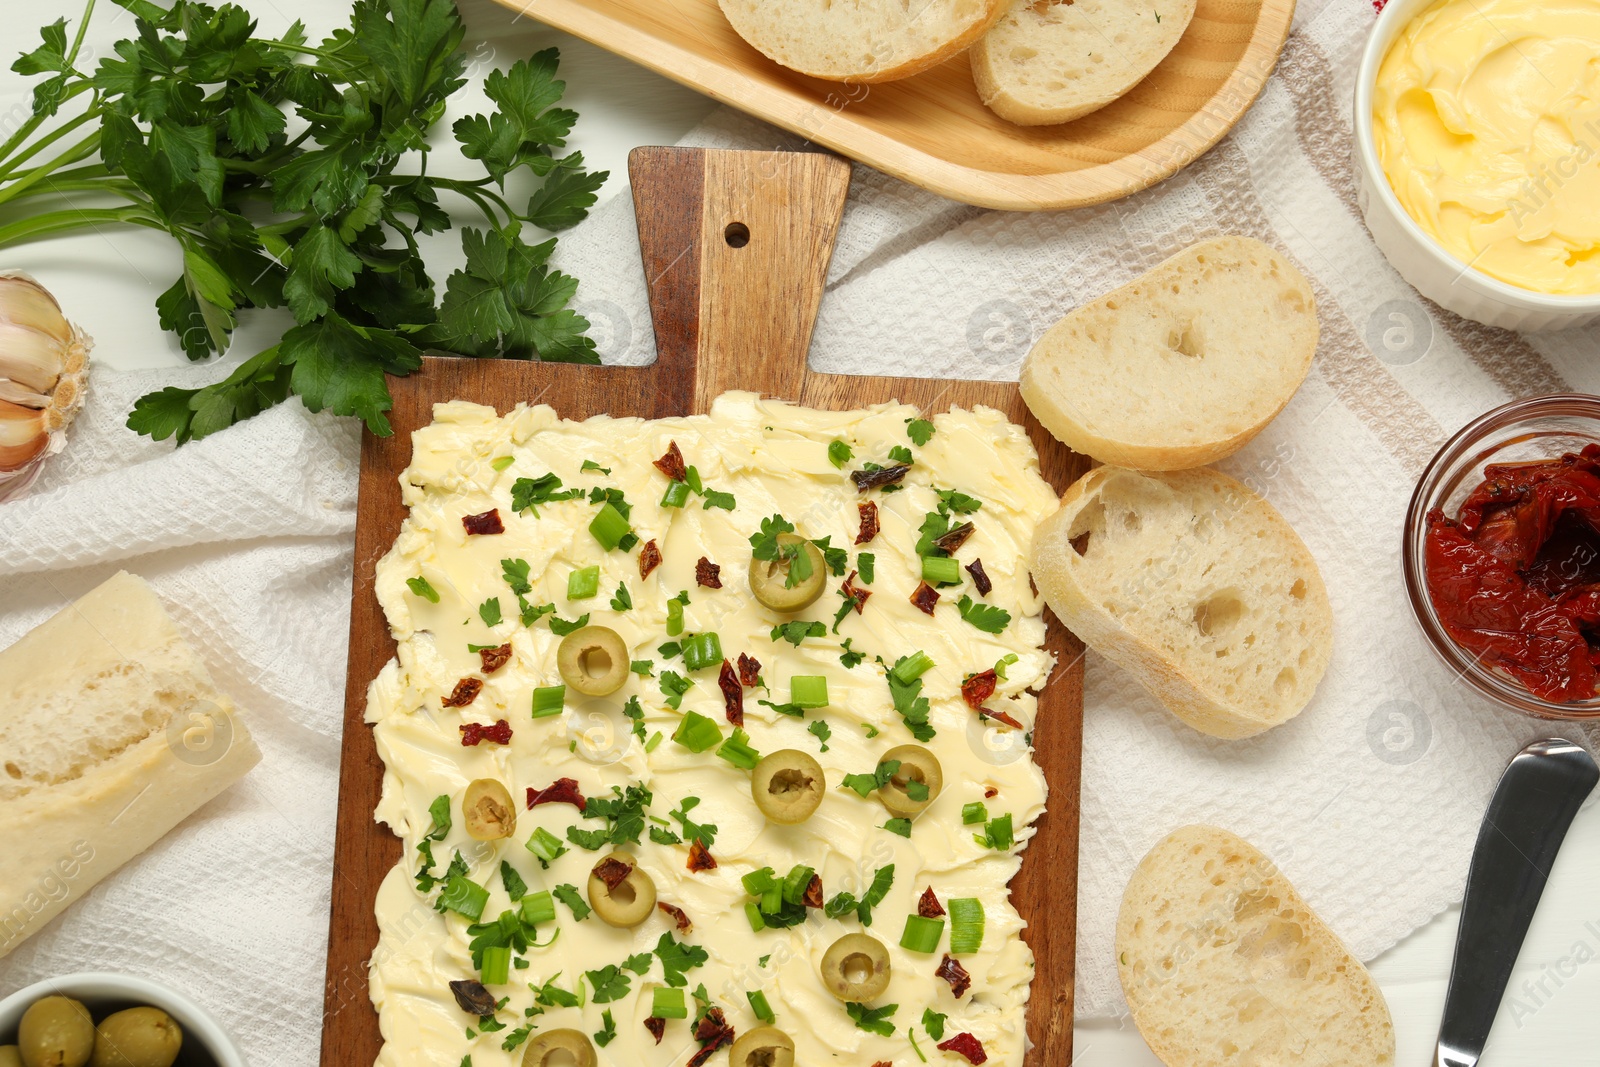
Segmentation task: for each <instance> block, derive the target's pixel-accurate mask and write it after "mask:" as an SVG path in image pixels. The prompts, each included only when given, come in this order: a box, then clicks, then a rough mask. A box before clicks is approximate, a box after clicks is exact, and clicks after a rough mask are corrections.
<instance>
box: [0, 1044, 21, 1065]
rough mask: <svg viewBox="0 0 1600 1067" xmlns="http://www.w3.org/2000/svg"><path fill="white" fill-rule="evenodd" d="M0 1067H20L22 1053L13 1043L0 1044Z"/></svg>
mask: <svg viewBox="0 0 1600 1067" xmlns="http://www.w3.org/2000/svg"><path fill="white" fill-rule="evenodd" d="M0 1067H22V1053H20V1052H18V1051H17V1046H15V1045H0Z"/></svg>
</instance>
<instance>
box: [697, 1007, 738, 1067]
mask: <svg viewBox="0 0 1600 1067" xmlns="http://www.w3.org/2000/svg"><path fill="white" fill-rule="evenodd" d="M694 1036H695V1040H696V1041H700V1042H703V1043H702V1044H701V1046H700V1051H699V1052H696V1053H695V1054H694V1055H693V1056H690V1057H689V1067H701V1065H702V1064H704V1063H705V1062H706V1061H707V1060H709V1059H710V1058H711V1057H712V1055H713V1054H715V1053H716V1051H717V1049H719V1048H721V1047H722V1046H723V1045H727V1044H730V1043H731V1042H732V1041H733V1027H731V1026H729V1025H728V1020H727V1019H726V1018H724V1017H723V1014H722V1009H721V1008H712V1009H711V1010H710V1011H708V1012H706V1014H705V1017H704V1018H702V1019H701V1020H700V1023H699V1025H698V1026H696V1027H695V1028H694Z"/></svg>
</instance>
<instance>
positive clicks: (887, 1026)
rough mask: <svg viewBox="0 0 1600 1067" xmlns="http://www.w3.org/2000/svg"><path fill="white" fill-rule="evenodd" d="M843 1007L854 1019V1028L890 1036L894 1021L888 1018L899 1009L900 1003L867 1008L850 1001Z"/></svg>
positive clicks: (892, 1033)
mask: <svg viewBox="0 0 1600 1067" xmlns="http://www.w3.org/2000/svg"><path fill="white" fill-rule="evenodd" d="M844 1009H845V1011H846V1012H848V1013H849V1015H850V1018H852V1019H854V1020H855V1023H856V1029H858V1030H865V1031H867V1032H868V1033H872V1034H879V1035H881V1036H883V1037H892V1036H893V1035H894V1023H891V1022H889V1021H888V1020H889V1019H890V1018H892V1017H893V1016H894V1013H895V1012H897V1011H899V1010H900V1005H898V1004H885V1005H884V1006H883V1007H881V1008H869V1007H867V1006H866V1005H865V1004H858V1003H856V1002H855V1001H850V1002H849V1003H847V1004H846V1005H845V1006H844Z"/></svg>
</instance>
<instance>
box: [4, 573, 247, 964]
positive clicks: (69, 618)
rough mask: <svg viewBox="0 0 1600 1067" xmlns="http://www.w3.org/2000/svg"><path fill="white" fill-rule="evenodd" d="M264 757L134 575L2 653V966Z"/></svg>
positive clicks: (118, 578)
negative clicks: (15, 951) (74, 904)
mask: <svg viewBox="0 0 1600 1067" xmlns="http://www.w3.org/2000/svg"><path fill="white" fill-rule="evenodd" d="M260 759H261V753H260V751H259V750H257V748H256V745H255V742H254V741H253V740H251V738H250V734H249V731H248V730H246V729H245V725H244V721H243V720H242V719H241V718H240V717H239V716H238V715H237V714H236V713H235V710H234V706H233V701H231V700H229V699H228V697H227V696H226V695H225V694H224V693H222V692H221V691H220V690H219V689H217V688H216V686H215V685H214V684H213V683H212V681H211V675H210V673H209V672H207V670H206V667H205V664H204V663H202V662H201V660H200V657H199V655H198V654H197V653H196V652H195V650H194V648H193V647H191V646H190V645H189V643H188V642H187V641H185V640H184V639H183V636H182V635H181V634H179V633H178V628H177V627H176V626H175V625H174V624H173V622H172V619H171V617H170V616H168V615H167V612H166V610H165V609H164V608H163V607H162V606H161V601H160V600H159V599H157V597H156V595H155V593H154V592H153V591H152V590H151V589H150V587H149V586H148V585H147V584H145V582H144V580H143V579H140V578H136V577H134V576H133V575H131V574H127V573H119V574H117V575H115V576H114V577H112V578H110V579H109V580H107V581H106V582H104V583H102V584H101V585H99V586H97V587H96V588H95V589H93V590H91V591H90V592H89V593H87V594H86V595H85V596H84V597H83V598H82V599H80V600H79V601H78V602H77V603H75V604H72V605H69V606H68V607H66V608H65V609H63V610H62V611H60V612H59V613H57V614H56V615H55V616H53V617H52V618H50V619H48V620H46V621H45V622H44V623H43V624H42V625H40V626H39V627H37V628H36V629H34V630H32V631H31V632H29V633H27V634H25V635H23V637H22V639H21V640H20V641H18V642H17V643H16V644H14V645H12V646H11V647H10V648H8V649H6V650H5V651H4V652H0V957H3V956H5V955H7V954H8V953H10V952H11V951H12V950H13V949H15V948H16V947H17V946H18V945H19V944H21V943H22V942H23V941H24V940H26V939H27V938H28V937H30V936H32V935H33V934H34V933H36V932H38V931H39V930H40V929H41V928H42V927H43V926H44V925H45V924H46V923H48V922H49V921H50V920H51V919H52V918H54V917H55V916H56V915H57V914H58V913H59V912H61V911H62V910H63V909H64V908H66V907H67V906H68V905H69V904H71V903H72V902H73V901H75V900H77V899H78V898H79V897H81V896H83V895H84V894H85V893H87V892H88V891H89V890H90V889H91V888H93V887H94V886H95V884H96V883H98V882H99V881H100V880H101V879H102V878H105V877H106V876H107V875H109V874H111V873H112V872H114V871H115V870H117V868H119V867H121V866H122V865H123V864H124V863H127V862H128V861H129V860H131V859H133V858H134V857H135V856H137V855H139V853H141V852H143V851H144V850H145V849H147V848H149V847H150V846H151V845H153V844H155V843H156V841H158V840H160V838H161V837H162V836H164V835H165V834H166V833H167V831H169V830H171V829H172V828H173V827H174V826H176V825H178V823H180V822H182V821H183V820H184V819H186V818H187V817H188V816H189V815H190V814H192V813H193V812H194V811H195V810H196V809H197V808H199V807H200V806H201V805H202V804H204V803H206V802H207V801H209V800H210V799H211V798H212V797H214V796H216V795H217V794H218V793H220V792H222V791H223V790H224V789H226V788H227V787H228V786H230V785H232V784H233V783H234V782H236V781H238V780H239V779H240V778H242V777H244V774H245V772H246V771H248V770H249V769H250V768H251V767H253V766H255V764H256V763H257V762H258V761H259V760H260ZM113 933H114V931H107V932H106V934H107V936H111V935H112V934H113Z"/></svg>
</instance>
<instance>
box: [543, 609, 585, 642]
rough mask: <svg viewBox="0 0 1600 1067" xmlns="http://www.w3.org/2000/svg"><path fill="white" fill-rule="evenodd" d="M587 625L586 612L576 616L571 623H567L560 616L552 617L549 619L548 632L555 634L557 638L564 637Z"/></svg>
mask: <svg viewBox="0 0 1600 1067" xmlns="http://www.w3.org/2000/svg"><path fill="white" fill-rule="evenodd" d="M588 625H589V613H588V612H584V613H583V614H582V615H580V616H578V617H577V618H576V619H573V620H572V621H571V622H568V621H567V620H566V619H563V618H561V617H560V616H556V615H552V616H551V617H550V632H551V633H553V634H555V635H556V636H557V637H565V636H567V635H568V634H570V633H572V632H573V631H575V630H581V629H583V628H584V627H585V626H588Z"/></svg>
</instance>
